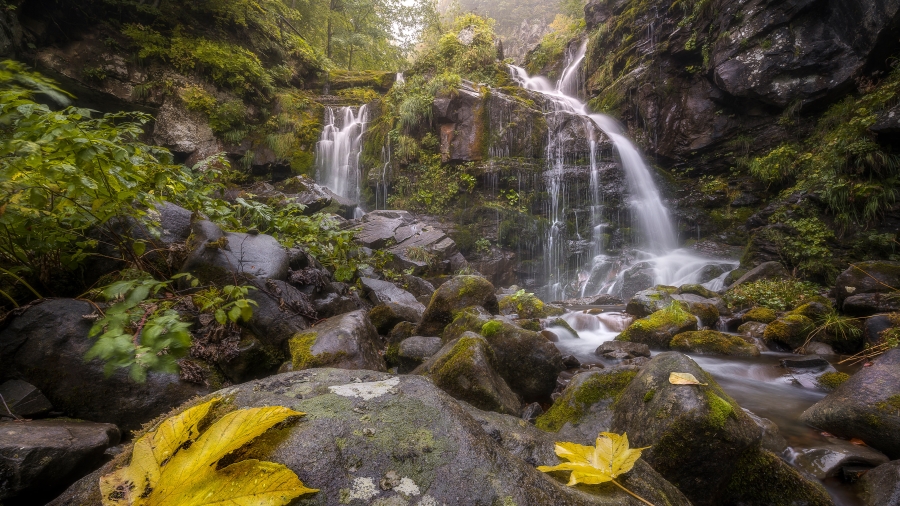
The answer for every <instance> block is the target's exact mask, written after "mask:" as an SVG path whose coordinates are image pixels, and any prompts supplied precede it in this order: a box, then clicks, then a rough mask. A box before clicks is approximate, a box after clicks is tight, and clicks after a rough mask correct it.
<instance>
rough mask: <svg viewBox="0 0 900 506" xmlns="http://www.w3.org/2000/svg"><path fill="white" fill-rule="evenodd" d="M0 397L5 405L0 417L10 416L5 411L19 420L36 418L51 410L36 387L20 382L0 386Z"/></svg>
mask: <svg viewBox="0 0 900 506" xmlns="http://www.w3.org/2000/svg"><path fill="white" fill-rule="evenodd" d="M0 396H2V397H3V401H4V402H5V403H6V404H5V406H3V410H2V411H0V417H3V416H8V415H10V413H9V412H7V411H6V410H7V409H9V411H11V412H12V414H14V415H16V416H18V417H20V418H37V417H40V416H42V415H46V414H47V413H48V412H50V410H51V409H53V405H52V404H50V401H49V400H47V398H46V397H44V394H42V393H41V391H40V390H38V389H37V387H36V386H34V385H32V384H31V383H28V382H25V381H21V380H9V381H6V382H4V383H3V384H2V385H0Z"/></svg>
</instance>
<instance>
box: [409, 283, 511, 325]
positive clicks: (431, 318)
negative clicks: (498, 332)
mask: <svg viewBox="0 0 900 506" xmlns="http://www.w3.org/2000/svg"><path fill="white" fill-rule="evenodd" d="M471 306H480V307H483V308H485V309H486V310H488V311H489V312H490V313H492V314H497V313H499V312H500V307H499V304H498V303H497V296H496V295H495V294H494V285H492V284H491V283H490V282H489V281H488V280H486V279H484V278H482V277H479V276H456V277H454V278H453V279H451V280H450V281H448V282H446V283H444V284H443V285H441V287H440V288H438V289H437V291H436V292H434V295H433V296H432V298H431V303H430V304H429V305H428V308H427V309H426V310H425V313H424V315H423V316H422V323H421V324H420V325H419V331H418V333H419V334H421V335H424V336H439V335H441V333H442V332H443V330H444V327H446V326H447V325H448V324H449V323H450V322H452V321H453V317H454V313H455V312H457V311H460V310H462V309H465V308H467V307H471Z"/></svg>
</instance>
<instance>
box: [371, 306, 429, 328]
mask: <svg viewBox="0 0 900 506" xmlns="http://www.w3.org/2000/svg"><path fill="white" fill-rule="evenodd" d="M424 308H425V306H423V305H422V304H420V303H418V302H416V303H415V305H408V304H403V303H397V302H388V303H386V304H381V305H380V306H375V307H373V308H372V309H371V310H370V311H369V319H371V320H372V324H373V325H375V329H376V330H378V333H379V334H380V335H386V334H388V333H389V332H390V331H391V330H392V329H393V328H394V327H396V326H397V324H399V323H402V322H409V323H419V322H420V321H422V313H423V312H424Z"/></svg>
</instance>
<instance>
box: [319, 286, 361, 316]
mask: <svg viewBox="0 0 900 506" xmlns="http://www.w3.org/2000/svg"><path fill="white" fill-rule="evenodd" d="M333 284H335V283H333ZM313 307H315V309H316V314H317V315H318V316H319V318H331V317H333V316H338V315H342V314H345V313H350V312H353V311H356V310H359V309H368V308H369V307H371V305H370V304H369V303H368V302H366V301H364V300H362V299H361V298H360V297H359V295H358V294H357V293H356V291H354V290H350V289H348V288H346V287H342V288H340V289H336V290H332V291H329V292H327V293H324V294H321V295H319V296H318V297H316V298H315V299H313Z"/></svg>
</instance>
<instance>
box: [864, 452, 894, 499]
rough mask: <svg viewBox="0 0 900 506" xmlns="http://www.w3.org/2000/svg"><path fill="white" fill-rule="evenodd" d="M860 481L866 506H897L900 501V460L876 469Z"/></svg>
mask: <svg viewBox="0 0 900 506" xmlns="http://www.w3.org/2000/svg"><path fill="white" fill-rule="evenodd" d="M860 481H861V484H862V489H863V493H862V496H863V499H864V500H865V501H866V506H881V505H883V504H891V505H893V504H897V503H898V501H900V460H895V461H893V462H888V463H887V464H882V465H880V466H878V467H876V468H875V469H873V470H871V471H869V472H867V473H866V474H864V475H863V477H862V480H860Z"/></svg>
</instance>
